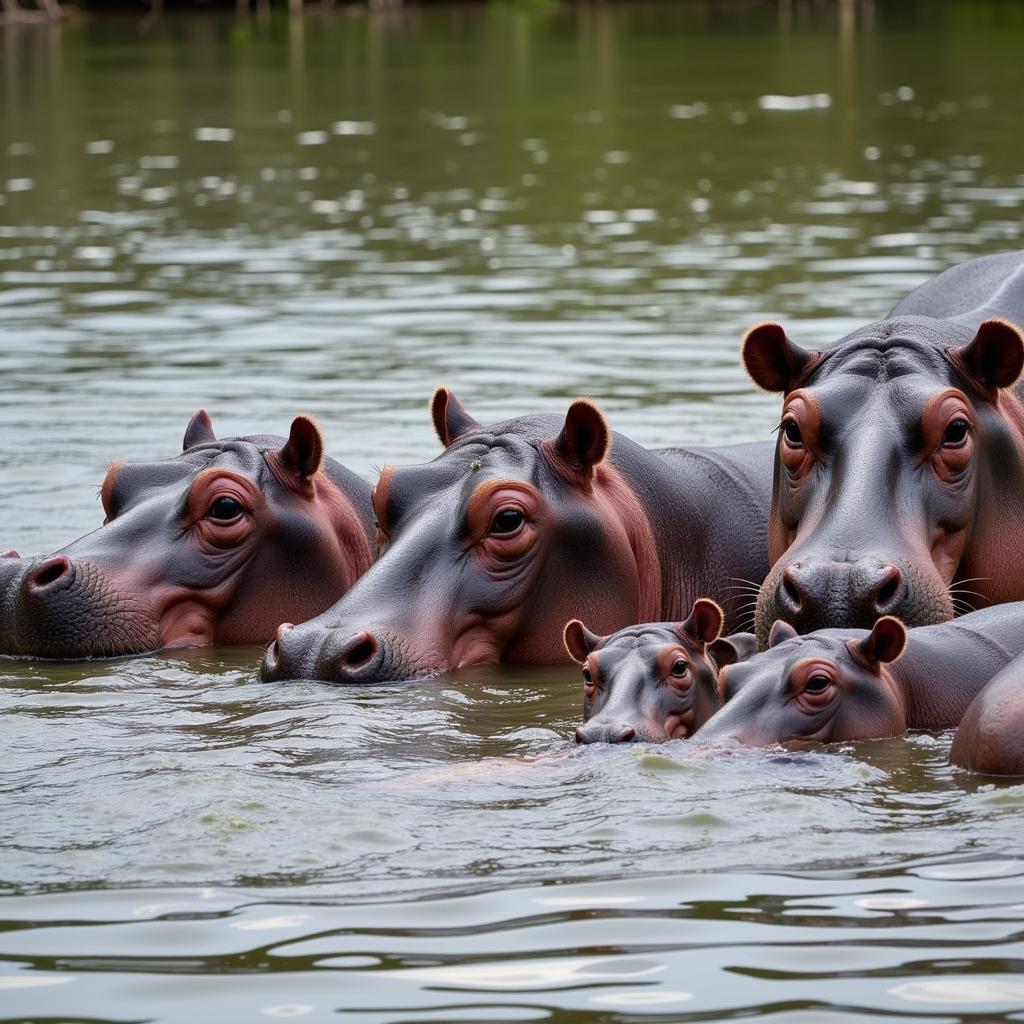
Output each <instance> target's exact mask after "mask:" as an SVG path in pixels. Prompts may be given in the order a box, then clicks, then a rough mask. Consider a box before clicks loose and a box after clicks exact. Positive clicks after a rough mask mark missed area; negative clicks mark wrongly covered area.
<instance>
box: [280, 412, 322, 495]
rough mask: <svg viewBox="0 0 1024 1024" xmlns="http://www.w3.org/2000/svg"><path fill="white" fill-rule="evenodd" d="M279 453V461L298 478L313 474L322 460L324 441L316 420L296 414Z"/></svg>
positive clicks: (304, 478) (307, 477)
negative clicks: (286, 439)
mask: <svg viewBox="0 0 1024 1024" xmlns="http://www.w3.org/2000/svg"><path fill="white" fill-rule="evenodd" d="M279 454H280V456H281V462H282V463H283V464H284V465H285V466H286V467H287V468H288V469H290V470H291V471H292V472H293V473H294V474H295V475H296V476H298V477H299V478H300V479H302V480H309V479H310V477H312V476H314V475H315V474H316V472H317V470H319V468H320V464H321V463H322V462H323V461H324V441H323V437H321V435H320V428H319V427H318V426H317V425H316V421H315V420H313V419H311V418H310V417H309V416H296V417H295V419H293V420H292V428H291V430H290V431H289V433H288V441H287V442H286V444H285V446H284V447H283V448H282V449H281V451H280V453H279Z"/></svg>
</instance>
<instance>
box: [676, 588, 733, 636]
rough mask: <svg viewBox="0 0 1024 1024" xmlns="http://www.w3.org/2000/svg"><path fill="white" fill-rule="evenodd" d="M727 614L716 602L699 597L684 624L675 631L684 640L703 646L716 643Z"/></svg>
mask: <svg viewBox="0 0 1024 1024" xmlns="http://www.w3.org/2000/svg"><path fill="white" fill-rule="evenodd" d="M724 622H725V612H723V611H722V609H721V607H720V606H719V605H717V604H715V602H714V601H709V600H708V599H707V598H706V597H698V598H697V600H696V601H694V602H693V608H691V609H690V614H689V615H688V616H687V618H686V620H685V621H684V622H680V623H678V624H677V625H676V626H675V627H673V628H674V629H675V631H676V632H677V633H678V634H679V635H680V636H681V637H684V638H688V639H690V640H694V641H696V642H697V643H698V644H700V645H701V646H705V645H707V644H710V643H714V641H715V640H717V639H718V638H719V636H720V635H721V633H722V624H723V623H724Z"/></svg>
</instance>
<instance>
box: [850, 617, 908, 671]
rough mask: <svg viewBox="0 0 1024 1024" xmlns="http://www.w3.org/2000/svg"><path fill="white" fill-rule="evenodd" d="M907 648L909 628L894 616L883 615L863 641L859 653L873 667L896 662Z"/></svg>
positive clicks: (859, 645) (860, 643)
mask: <svg viewBox="0 0 1024 1024" xmlns="http://www.w3.org/2000/svg"><path fill="white" fill-rule="evenodd" d="M906 646H907V627H906V626H904V625H903V623H902V622H900V620H899V619H897V618H895V617H894V616H892V615H883V616H882V617H881V618H880V619H879V620H878V621H877V622H876V623H875V624H874V625H873V626H872V627H871V632H870V633H868V635H867V636H866V637H864V639H863V640H861V641H859V642H858V643H857V653H858V654H859V655H860V656H861V657H862V658H863V659H864V660H865V661H867V662H868V663H869V664H871V665H887V664H889V662H892V661H895V660H896V659H897V658H898V657H899V656H900V655H901V654H902V653H903V650H904V648H905V647H906Z"/></svg>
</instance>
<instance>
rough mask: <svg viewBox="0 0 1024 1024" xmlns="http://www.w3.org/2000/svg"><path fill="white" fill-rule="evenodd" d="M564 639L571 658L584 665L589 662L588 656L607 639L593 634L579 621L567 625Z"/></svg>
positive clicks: (575, 620)
mask: <svg viewBox="0 0 1024 1024" xmlns="http://www.w3.org/2000/svg"><path fill="white" fill-rule="evenodd" d="M562 639H563V640H564V641H565V649H566V650H567V651H568V652H569V657H570V658H572V660H573V661H575V662H578V663H579V664H580V665H582V664H583V663H584V662H585V661H586V660H587V655H588V654H593V653H594V651H596V650H597V648H598V645H599V644H600V643H601V642H602V641H603V640H604V639H605V638H604V637H603V636H598V635H597V634H596V633H591V632H590V630H589V629H587V627H586V626H584V625H583V623H582V622H580V620H579V619H571V620H570V621H569V622H567V623H566V624H565V632H563V633H562Z"/></svg>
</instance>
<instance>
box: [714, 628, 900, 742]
mask: <svg viewBox="0 0 1024 1024" xmlns="http://www.w3.org/2000/svg"><path fill="white" fill-rule="evenodd" d="M769 641H770V645H771V646H770V647H769V649H768V650H767V651H763V652H762V653H761V654H757V655H755V656H754V657H752V658H750V659H749V660H747V661H743V662H741V663H739V664H736V665H730V666H728V667H727V668H724V669H723V670H722V672H721V674H720V676H719V680H718V688H719V696H720V697H721V699H722V700H723V702H724V703H723V707H722V709H721V711H719V712H717V714H715V715H714V716H713V717H712V718H711V719H710V720H709V721H708V722H707V724H706V725H704V727H703V728H701V729H700V730H699V731H698V732H697V735H696V737H695V739H696V740H698V741H700V742H708V743H721V742H732V743H740V744H743V745H746V746H758V747H764V746H769V745H771V744H774V743H786V742H788V741H790V740H813V741H816V742H818V743H832V742H838V741H842V740H848V741H849V740H869V739H882V738H883V737H886V736H899V735H902V734H903V733H904V732H906V731H907V723H906V715H905V712H904V708H903V702H902V700H901V697H900V692H899V688H898V686H897V684H896V682H895V681H894V680H893V678H892V676H891V675H890V674H889V672H888V670H887V668H886V666H887V665H889V664H891V663H892V662H894V661H895V660H896V659H897V658H899V656H900V655H901V654H902V653H903V649H904V647H905V646H906V642H907V630H906V627H905V626H904V625H903V623H902V622H900V621H899V619H894V618H892V617H891V616H884V617H883V618H880V619H878V620H877V621H876V622H875V624H874V626H873V627H872V628H871V630H870V632H867V633H865V632H864V631H863V630H829V631H828V632H827V633H812V634H810V635H809V636H798V635H797V633H796V631H795V630H794V629H793V627H792V626H790V625H789V624H788V623H785V622H782V621H781V620H780V621H778V622H776V623H775V624H774V626H773V627H772V629H771V633H770V637H769Z"/></svg>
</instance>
